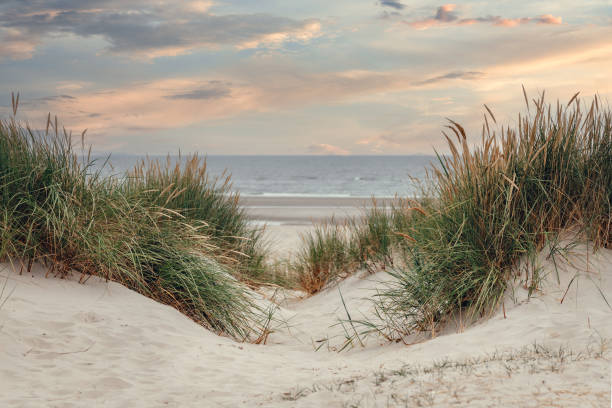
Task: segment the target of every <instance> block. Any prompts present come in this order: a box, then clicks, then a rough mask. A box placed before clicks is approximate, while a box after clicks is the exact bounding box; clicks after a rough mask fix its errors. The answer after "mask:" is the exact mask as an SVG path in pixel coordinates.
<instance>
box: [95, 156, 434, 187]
mask: <svg viewBox="0 0 612 408" xmlns="http://www.w3.org/2000/svg"><path fill="white" fill-rule="evenodd" d="M151 158H154V159H155V158H159V159H162V160H165V157H154V156H153V157H151ZM104 159H105V157H98V158H97V163H98V165H100V164H101V163H102V162H103V161H104ZM139 159H142V157H139V156H132V155H121V154H111V155H110V158H109V161H110V164H111V165H112V172H114V173H115V174H121V173H124V172H125V171H126V170H127V169H130V168H131V167H133V166H134V164H136V162H137V161H138V160H139ZM171 159H172V160H177V159H178V157H173V158H171ZM183 160H184V158H183ZM435 160H436V159H435V157H433V156H421V155H419V156H416V155H415V156H208V157H206V163H207V168H208V171H209V173H210V174H211V175H212V176H220V175H222V174H223V172H224V171H225V172H226V173H227V174H230V175H231V179H232V184H233V188H234V189H237V190H238V191H240V193H241V195H243V196H251V195H253V196H261V195H263V196H294V197H299V196H317V197H370V196H376V197H393V196H395V195H396V194H397V195H400V196H412V195H414V194H418V191H417V186H415V183H414V181H413V180H412V179H411V178H416V179H421V180H423V179H424V176H425V169H426V167H428V166H429V165H430V164H431V163H435ZM105 171H106V172H108V171H109V170H108V168H107V169H106V170H105Z"/></svg>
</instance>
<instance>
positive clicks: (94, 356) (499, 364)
mask: <svg viewBox="0 0 612 408" xmlns="http://www.w3.org/2000/svg"><path fill="white" fill-rule="evenodd" d="M547 258H548V259H547ZM538 262H539V265H540V266H541V267H542V273H543V275H545V278H544V280H543V282H542V290H541V291H538V292H536V293H535V294H533V295H532V297H531V298H528V297H527V290H525V289H523V288H522V287H521V284H520V279H518V280H517V282H516V284H515V286H514V289H512V290H509V291H508V294H507V297H506V302H505V310H506V317H505V318H504V315H503V313H502V311H501V310H500V311H499V312H498V313H497V314H496V315H494V316H493V317H491V318H490V319H487V320H485V321H482V322H480V323H478V324H476V325H474V326H472V327H470V328H468V329H466V330H463V331H461V330H459V329H458V328H457V327H454V326H453V325H452V324H449V327H448V328H447V330H446V332H445V333H443V334H442V335H440V336H438V337H436V338H435V339H431V340H426V341H425V340H424V339H418V340H419V342H418V343H416V344H413V345H410V346H405V345H403V344H385V343H384V342H382V341H380V340H379V339H374V338H370V339H368V341H367V344H366V347H363V348H362V347H360V346H358V347H354V348H353V349H351V350H349V351H346V352H342V353H337V352H334V351H333V349H334V348H337V347H339V346H340V345H341V344H342V342H343V340H344V337H343V332H344V331H343V329H342V327H341V326H339V325H337V324H336V323H337V322H338V318H345V317H346V311H345V309H344V307H343V306H342V302H341V300H340V296H339V290H340V291H341V292H342V295H343V296H344V299H345V301H346V303H347V307H348V310H349V312H350V313H352V314H353V317H354V318H355V317H359V316H361V315H362V314H364V315H368V313H370V310H369V309H370V303H369V302H367V301H365V300H363V298H365V297H367V296H369V295H371V294H372V292H371V291H372V289H373V288H376V287H377V286H378V285H380V283H379V282H377V280H381V279H385V275H384V274H383V273H381V274H377V275H374V276H368V277H365V278H364V277H358V276H357V277H351V278H349V279H347V280H346V281H344V282H342V283H341V285H340V286H339V288H330V289H328V290H326V291H323V292H322V293H320V294H318V295H316V296H313V297H311V298H308V299H306V300H301V301H297V300H291V299H290V300H288V301H286V302H283V307H282V308H281V310H280V315H281V316H283V317H284V318H285V319H286V320H287V325H280V324H279V325H277V326H278V327H277V328H276V330H275V332H274V333H272V335H271V336H270V338H269V339H268V344H267V345H265V346H264V345H253V344H241V343H237V342H235V341H233V340H230V339H228V338H223V337H218V336H216V335H214V334H212V333H210V332H208V331H207V330H205V329H204V328H202V327H200V326H198V325H197V324H195V323H193V322H192V321H191V320H189V319H188V318H187V317H185V316H183V315H181V314H180V313H179V312H177V311H176V310H175V309H172V308H170V307H168V306H164V305H162V304H159V303H156V302H154V301H152V300H150V299H148V298H146V297H144V296H141V295H139V294H137V293H136V292H133V291H130V290H128V289H126V288H124V287H122V286H120V285H118V284H116V283H112V282H104V281H101V280H99V279H97V278H95V277H91V278H89V279H88V280H87V282H86V283H85V284H80V283H78V278H79V277H78V276H75V277H73V278H71V279H63V280H62V279H56V278H52V277H49V278H45V273H46V270H45V269H44V268H42V267H41V266H36V265H35V266H34V268H33V269H32V271H31V272H30V273H27V272H23V273H22V274H21V275H20V274H19V273H18V270H19V268H17V271H15V270H13V267H12V266H11V265H8V264H3V265H2V268H0V270H1V271H0V287H1V285H4V282H5V281H6V287H5V289H4V291H3V295H2V299H1V300H0V304H2V302H4V301H5V302H4V304H3V305H2V307H1V308H0V379H1V381H0V391H1V392H0V406H19V407H40V406H56V407H81V406H105V407H119V406H136V407H139V406H141V407H151V406H177V407H179V406H180V407H185V406H228V407H229V406H287V407H289V406H322V405H325V406H353V405H354V406H364V407H365V406H381V407H383V406H384V407H386V406H406V405H408V406H411V405H417V404H420V405H423V406H448V405H451V404H454V405H456V406H489V405H508V406H509V405H514V406H540V405H549V406H564V407H567V406H609V405H610V361H609V360H610V358H611V357H612V355H611V353H610V351H609V347H612V344H608V341H609V339H612V309H611V308H610V306H609V305H608V304H607V303H606V300H607V301H608V302H610V301H612V299H611V298H612V250H605V249H602V250H599V251H597V252H596V253H595V254H593V253H591V252H588V254H587V250H586V247H585V246H579V247H576V248H573V249H571V250H570V251H569V252H568V253H567V256H566V259H562V258H560V257H556V258H555V259H552V258H549V257H547V255H546V254H545V253H542V254H541V256H540V258H539V260H538ZM555 263H556V268H555ZM557 276H558V277H559V281H560V282H558V280H557ZM572 279H573V281H572ZM570 281H572V283H571V285H569V283H570ZM568 285H569V286H570V287H569V290H567V287H568ZM566 290H567V293H566ZM564 295H565V297H564ZM563 297H564V300H563V303H561V302H560V300H561V299H562V298H563ZM286 326H288V328H287V327H286ZM323 339H327V342H323V343H324V345H323V347H321V349H320V350H319V351H317V352H315V351H314V347H315V346H316V345H319V344H321V343H320V342H317V341H319V340H323ZM415 340H417V339H415ZM534 343H535V344H537V345H538V346H535V347H534ZM443 361H446V362H445V363H443Z"/></svg>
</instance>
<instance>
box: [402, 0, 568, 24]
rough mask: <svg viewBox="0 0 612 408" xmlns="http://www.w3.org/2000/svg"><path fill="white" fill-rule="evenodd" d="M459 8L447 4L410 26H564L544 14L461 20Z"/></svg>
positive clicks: (557, 20) (559, 19)
mask: <svg viewBox="0 0 612 408" xmlns="http://www.w3.org/2000/svg"><path fill="white" fill-rule="evenodd" d="M456 8H457V6H456V5H455V4H445V5H443V6H440V7H438V9H437V10H436V14H434V15H433V16H432V17H429V18H425V19H421V20H413V21H410V22H407V24H408V25H410V26H411V27H413V28H415V29H417V30H426V29H428V28H431V27H435V26H442V25H472V24H479V23H486V24H492V25H495V26H501V27H515V26H518V25H522V24H528V23H536V24H552V25H558V24H562V19H561V17H555V16H553V15H551V14H542V15H540V16H537V17H521V18H504V17H501V16H486V17H473V18H459V15H458V14H457V12H456V11H455V10H456Z"/></svg>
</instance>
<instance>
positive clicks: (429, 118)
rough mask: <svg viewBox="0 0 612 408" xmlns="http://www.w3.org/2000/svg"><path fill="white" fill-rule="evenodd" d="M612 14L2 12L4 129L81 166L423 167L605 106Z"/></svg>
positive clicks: (597, 3) (537, 5)
mask: <svg viewBox="0 0 612 408" xmlns="http://www.w3.org/2000/svg"><path fill="white" fill-rule="evenodd" d="M610 67H612V0H583V1H579V2H576V1H574V0H572V1H569V0H555V1H523V0H512V1H509V0H497V1H464V2H460V3H456V4H444V3H441V2H439V1H438V2H435V1H414V0H397V1H396V0H379V1H376V0H365V1H360V0H333V1H329V0H291V1H287V0H283V1H281V0H257V1H252V0H219V1H216V0H211V1H207V0H200V1H191V0H186V1H181V0H173V1H166V0H3V1H2V2H0V115H2V116H3V117H7V115H9V114H10V105H11V103H10V94H11V92H15V93H16V92H19V93H20V107H19V113H18V118H19V119H21V120H23V121H26V122H28V123H29V124H30V126H32V127H33V128H44V127H45V124H46V118H47V114H48V113H51V115H57V116H58V117H59V119H60V121H61V123H62V124H63V125H64V126H65V127H66V128H67V129H70V130H72V131H74V132H75V133H76V134H79V135H80V133H81V132H82V131H83V130H85V129H87V132H86V141H87V143H89V144H91V145H92V147H93V150H94V151H95V152H120V153H130V154H145V153H147V154H165V153H177V152H178V151H181V152H183V153H192V152H199V153H204V154H209V155H217V154H239V155H244V154H248V155H250V154H270V155H278V154H287V155H302V154H336V155H350V154H352V155H369V154H386V155H388V154H431V153H432V152H433V149H436V150H438V151H441V152H444V151H445V141H444V138H443V136H442V135H441V130H442V129H443V127H444V126H445V125H446V123H447V122H446V120H447V119H446V118H450V119H453V120H455V121H457V122H459V123H461V124H463V125H464V127H465V128H466V130H467V131H468V134H469V137H470V141H476V140H479V139H480V129H481V124H482V117H483V112H484V106H483V105H484V104H486V105H487V106H488V107H489V108H491V110H492V111H493V112H494V114H495V116H496V118H497V121H498V123H500V124H507V125H510V126H513V125H515V124H516V121H517V117H518V113H519V112H524V111H526V109H525V102H524V98H523V91H522V88H521V86H524V87H525V89H526V91H527V93H528V95H529V96H530V97H532V98H535V97H537V96H538V95H539V94H540V93H541V92H543V91H545V92H546V95H547V99H548V100H549V101H550V102H556V100H557V99H559V100H560V101H562V102H567V101H568V100H569V99H570V98H571V97H572V96H573V95H574V94H575V93H576V92H580V96H581V98H582V100H583V101H585V102H588V101H589V100H590V99H591V98H592V97H593V96H594V95H596V94H597V95H599V96H600V97H601V98H602V100H603V101H609V100H610V99H611V97H612V69H611V68H610Z"/></svg>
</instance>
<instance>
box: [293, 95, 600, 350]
mask: <svg viewBox="0 0 612 408" xmlns="http://www.w3.org/2000/svg"><path fill="white" fill-rule="evenodd" d="M525 101H526V104H527V112H526V113H525V114H521V115H519V118H518V122H517V123H518V125H517V126H516V128H512V127H504V126H498V125H497V123H496V119H495V117H494V115H493V113H492V111H491V110H490V109H489V108H488V107H485V108H486V116H485V121H484V123H483V126H482V133H481V138H480V143H477V144H476V145H474V146H470V143H469V142H468V140H470V139H469V138H468V135H467V134H466V131H465V129H464V128H463V127H462V126H461V125H460V124H458V123H456V122H454V121H450V123H449V125H448V126H447V127H446V130H445V131H444V132H443V134H444V137H445V138H446V140H447V143H448V148H449V151H450V154H449V155H438V162H437V163H433V164H432V165H431V167H430V168H429V169H428V180H426V181H425V183H424V185H425V186H426V188H424V189H423V192H422V194H421V197H419V198H418V199H413V200H410V199H397V200H396V201H395V202H394V203H392V204H391V206H390V207H388V208H384V209H381V208H377V207H376V206H375V207H374V209H373V210H372V211H371V212H370V213H366V214H365V215H364V216H363V217H360V218H358V219H356V220H353V221H352V222H351V223H350V224H349V226H348V228H347V233H346V237H345V238H344V241H342V243H341V244H338V243H337V242H336V241H337V240H336V239H335V237H334V235H333V234H332V235H330V234H321V233H317V234H316V235H315V236H314V237H310V238H309V239H307V240H306V241H305V247H304V248H305V249H304V251H305V253H308V254H309V258H308V261H307V262H305V261H304V262H302V264H301V265H302V267H303V268H304V270H307V271H315V270H317V269H316V268H317V265H321V264H326V263H329V261H328V260H327V259H330V257H329V256H327V255H326V256H323V255H321V254H324V253H325V251H324V250H320V249H319V250H317V251H314V250H313V249H315V248H327V251H328V252H334V253H342V254H343V257H336V258H333V257H332V258H331V259H332V260H333V259H338V262H336V263H335V264H334V267H333V268H327V269H321V268H319V270H321V271H327V270H330V271H331V270H333V273H334V274H335V275H339V274H342V273H344V274H347V273H350V272H352V271H354V270H355V269H357V267H364V266H367V261H366V260H372V261H374V263H373V264H372V265H373V266H374V267H377V268H379V269H380V268H381V267H385V266H387V267H392V268H389V273H390V274H391V275H392V276H393V277H394V279H393V280H392V283H390V284H389V286H388V287H387V288H386V289H385V290H383V291H381V292H380V293H378V294H377V296H376V298H375V303H376V308H377V313H378V315H379V317H380V318H381V319H382V320H383V321H385V322H386V323H385V324H383V325H382V326H376V325H373V324H372V323H371V322H362V323H364V325H365V331H366V332H368V331H375V332H379V333H381V334H383V335H384V336H385V337H387V338H389V339H396V338H401V337H403V336H405V335H406V334H409V333H412V332H414V331H432V332H435V331H436V329H437V327H438V326H439V325H440V324H443V323H444V322H445V320H446V319H447V318H448V317H449V316H451V315H454V314H458V315H461V316H462V318H463V319H464V320H465V321H466V322H469V321H473V320H474V319H477V318H479V317H481V316H485V315H487V314H489V313H490V312H491V311H492V310H494V309H495V307H496V306H497V305H498V304H499V302H500V300H501V299H502V296H503V294H504V291H505V289H506V287H507V285H508V281H509V279H511V278H512V276H513V274H514V273H515V266H516V265H517V263H518V262H519V260H520V259H521V258H522V257H524V256H526V255H533V254H534V253H536V252H537V251H539V250H540V249H541V248H542V247H543V246H544V245H545V243H546V242H547V241H549V240H551V239H553V238H554V237H555V236H557V235H558V234H559V233H561V232H563V231H564V230H566V229H568V228H573V229H576V228H578V229H580V230H581V232H582V234H581V236H582V237H583V238H586V239H588V240H589V241H590V243H591V244H592V245H593V246H594V247H595V248H598V247H602V246H605V247H610V246H611V245H612V211H611V209H612V113H611V111H610V109H609V107H608V106H604V105H603V104H602V101H601V100H600V99H599V98H597V97H595V98H594V99H593V101H592V102H591V103H590V104H589V105H585V104H583V103H581V102H580V100H579V98H578V96H577V95H575V96H574V97H573V98H572V99H571V100H570V101H569V102H568V104H567V105H562V104H560V103H557V104H556V105H549V104H546V102H545V99H544V94H542V95H541V96H540V97H539V98H537V99H535V100H532V101H531V102H529V101H528V100H527V96H526V94H525ZM332 248H333V251H332ZM345 258H346V259H349V260H350V261H348V262H347V261H346V260H345ZM364 261H365V262H364ZM356 265H357V267H356ZM539 278H540V277H538V276H535V275H534V276H529V277H527V279H528V280H529V281H530V282H529V283H528V284H529V286H530V287H532V289H533V288H536V287H537V285H538V283H539ZM319 280H321V281H325V282H327V280H325V278H324V277H322V278H321V277H320V278H319Z"/></svg>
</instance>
